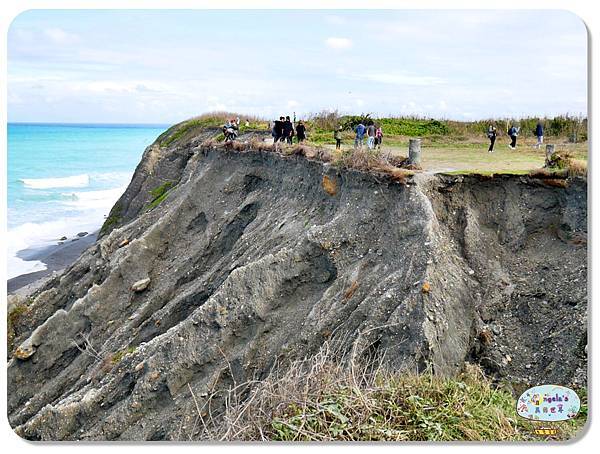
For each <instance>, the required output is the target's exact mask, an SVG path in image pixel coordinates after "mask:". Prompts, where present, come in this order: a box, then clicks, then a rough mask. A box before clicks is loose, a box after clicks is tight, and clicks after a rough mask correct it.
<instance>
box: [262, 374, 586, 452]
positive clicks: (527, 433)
mask: <svg viewBox="0 0 600 454" xmlns="http://www.w3.org/2000/svg"><path fill="white" fill-rule="evenodd" d="M515 406H516V400H515V399H514V397H513V396H512V395H511V394H509V393H508V392H506V391H502V390H498V389H494V388H493V387H492V386H491V385H490V383H489V382H488V381H487V380H486V379H484V378H483V377H482V376H479V375H471V376H469V375H468V374H463V375H461V376H460V377H458V378H456V379H451V378H447V379H444V378H439V377H435V376H433V375H430V374H424V375H400V374H391V375H390V374H382V375H381V376H380V377H378V378H377V379H376V380H375V386H373V387H372V388H371V389H369V390H367V391H366V392H364V391H358V390H357V389H356V387H353V386H348V385H347V384H344V383H340V384H339V385H333V387H332V389H330V390H329V391H328V392H327V393H325V394H323V395H322V396H319V398H318V399H316V400H311V401H309V402H293V403H290V404H289V405H288V406H287V407H285V409H284V410H283V411H282V412H281V414H278V415H276V416H275V417H274V418H273V419H272V421H271V424H270V427H267V428H266V432H267V433H268V434H269V438H270V439H272V440H278V441H329V440H342V441H353V440H363V441H456V440H476V441H496V440H498V441H528V440H539V439H540V438H539V436H538V435H535V434H534V433H533V430H534V429H535V428H536V427H539V426H542V425H543V424H539V423H534V422H533V421H528V420H525V419H523V418H521V417H519V416H518V415H517V414H516V411H515ZM586 417H587V407H584V411H583V412H582V413H581V414H580V416H579V417H578V419H576V420H574V421H570V422H565V423H553V424H546V426H552V427H556V428H558V429H559V433H558V434H556V436H554V437H553V438H554V439H569V438H571V437H573V436H574V435H575V434H576V433H577V432H578V431H579V430H580V429H581V428H582V427H583V425H585V420H586Z"/></svg>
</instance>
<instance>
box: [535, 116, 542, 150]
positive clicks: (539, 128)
mask: <svg viewBox="0 0 600 454" xmlns="http://www.w3.org/2000/svg"><path fill="white" fill-rule="evenodd" d="M535 136H536V137H537V143H536V144H535V148H540V147H541V146H542V144H543V143H544V127H543V126H542V123H541V122H540V121H538V124H537V125H536V126H535Z"/></svg>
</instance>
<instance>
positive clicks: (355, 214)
mask: <svg viewBox="0 0 600 454" xmlns="http://www.w3.org/2000/svg"><path fill="white" fill-rule="evenodd" d="M211 134H213V135H214V132H212V133H207V134H204V135H200V136H194V137H191V138H184V139H185V140H179V141H178V142H175V143H170V144H169V145H165V144H164V143H161V141H160V140H159V141H157V142H156V143H155V144H153V145H152V146H151V147H149V148H148V149H147V150H146V152H145V153H144V157H143V159H142V162H141V163H140V165H139V166H138V169H137V170H136V173H135V175H134V177H133V179H132V182H131V184H130V186H129V188H128V189H127V191H126V192H125V194H124V195H123V196H122V197H121V199H120V200H119V202H118V203H117V204H116V205H115V207H114V208H113V210H112V212H111V215H110V216H109V218H108V220H107V223H106V224H105V226H104V228H103V231H102V235H101V237H100V239H99V240H98V242H97V243H96V244H95V245H94V246H92V247H91V248H90V249H88V250H87V251H86V252H85V253H84V254H83V255H82V256H81V257H80V258H79V260H77V262H76V263H75V264H74V265H73V266H71V267H70V268H69V269H68V270H66V272H65V273H63V274H62V275H61V276H59V277H57V278H55V279H53V280H52V281H50V282H49V283H47V284H46V285H45V286H44V287H43V288H41V289H40V290H38V291H37V292H36V293H35V294H33V295H31V298H30V299H28V300H27V301H26V303H24V304H26V310H25V311H24V312H23V314H20V316H19V317H18V318H15V320H13V321H12V322H13V324H12V326H11V330H12V331H11V333H10V337H9V354H10V357H9V363H8V412H9V420H10V422H11V424H12V425H13V426H14V427H15V430H16V431H17V433H18V434H20V435H21V436H23V437H25V438H28V439H36V440H39V439H43V440H56V439H61V440H63V439H100V440H104V439H109V440H112V439H124V440H146V439H188V438H194V433H192V431H193V430H194V429H193V428H192V427H187V426H185V424H183V423H182V421H184V419H185V417H186V415H189V414H190V413H193V412H195V409H194V405H195V403H194V401H193V399H192V392H193V394H194V396H196V397H197V398H199V399H202V398H205V397H206V396H207V395H208V394H209V393H212V392H214V390H215V389H219V388H222V389H225V388H227V387H229V386H231V385H232V384H234V383H241V382H244V381H247V380H250V379H260V378H264V377H265V376H266V375H267V374H268V373H269V370H270V368H271V367H272V366H273V364H274V363H275V362H276V361H277V362H278V363H280V364H285V362H286V360H289V359H292V358H298V357H302V356H306V355H310V354H311V353H313V352H315V351H317V350H318V349H319V347H320V346H321V344H322V343H323V342H324V341H325V340H326V339H329V338H331V337H336V336H337V337H338V338H342V339H345V340H346V342H347V343H348V346H349V348H350V347H352V346H354V347H355V348H356V349H357V350H358V351H360V352H365V354H366V352H368V353H369V354H370V353H373V352H380V353H383V352H385V358H386V364H387V365H388V367H393V368H396V369H398V368H399V369H403V368H406V369H410V370H414V369H415V368H417V369H423V368H426V367H432V368H433V370H434V371H435V372H436V373H441V374H454V373H456V372H457V371H459V370H460V369H461V368H462V367H463V365H464V363H465V361H470V362H476V363H479V364H481V366H482V367H483V368H484V370H485V371H486V372H487V373H488V374H489V375H491V376H493V377H495V378H497V379H499V380H506V381H508V382H522V383H527V384H537V383H542V382H544V383H547V382H550V383H560V384H573V383H575V384H580V385H581V384H585V382H586V367H587V362H586V345H587V322H586V311H587V289H586V287H587V247H586V244H587V243H586V235H587V183H586V182H585V181H584V180H582V179H573V180H570V181H568V182H567V183H568V184H564V185H563V184H560V185H550V184H548V183H545V182H544V181H542V180H538V179H534V178H531V177H527V176H496V177H494V178H482V177H476V176H450V175H426V174H417V175H415V176H414V177H411V179H410V180H409V181H408V183H407V184H403V183H401V182H398V181H396V180H394V179H393V178H391V177H389V176H388V175H381V174H373V173H367V172H359V171H355V170H348V169H338V168H336V167H335V166H334V165H331V164H327V163H323V162H320V161H318V160H310V159H307V158H306V157H304V156H297V155H293V156H283V155H281V154H279V153H274V152H268V151H256V150H251V149H249V150H247V151H235V150H233V149H226V148H222V147H214V146H212V145H207V144H204V145H203V141H204V140H205V139H207V138H208V137H210V135H211ZM163 142H164V141H163ZM171 142H173V141H171ZM135 284H137V287H135Z"/></svg>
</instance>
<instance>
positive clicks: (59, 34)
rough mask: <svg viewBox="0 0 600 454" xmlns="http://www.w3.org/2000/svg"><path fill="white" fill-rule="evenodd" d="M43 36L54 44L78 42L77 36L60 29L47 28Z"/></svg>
mask: <svg viewBox="0 0 600 454" xmlns="http://www.w3.org/2000/svg"><path fill="white" fill-rule="evenodd" d="M44 36H45V37H46V38H48V39H49V40H50V41H52V42H53V43H55V44H72V43H76V42H78V41H79V36H77V35H76V34H74V33H69V32H66V31H64V30H63V29H62V28H47V29H45V30H44Z"/></svg>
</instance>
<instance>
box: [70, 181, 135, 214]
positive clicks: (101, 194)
mask: <svg viewBox="0 0 600 454" xmlns="http://www.w3.org/2000/svg"><path fill="white" fill-rule="evenodd" d="M126 188H127V187H126V186H124V187H120V188H114V189H105V190H101V191H85V192H83V191H80V192H63V193H62V194H61V195H62V196H63V197H65V200H64V201H63V203H64V204H65V205H69V206H71V207H73V208H77V209H80V210H104V211H109V210H110V209H111V208H112V206H113V205H114V204H115V202H116V201H117V200H118V199H119V197H121V194H123V192H125V189H126Z"/></svg>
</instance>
